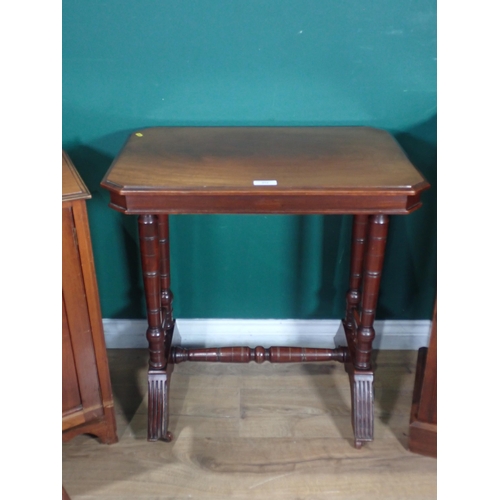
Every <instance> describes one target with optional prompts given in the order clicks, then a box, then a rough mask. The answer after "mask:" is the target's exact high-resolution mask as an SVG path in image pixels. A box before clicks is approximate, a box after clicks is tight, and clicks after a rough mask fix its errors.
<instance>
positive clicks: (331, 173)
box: [101, 127, 429, 214]
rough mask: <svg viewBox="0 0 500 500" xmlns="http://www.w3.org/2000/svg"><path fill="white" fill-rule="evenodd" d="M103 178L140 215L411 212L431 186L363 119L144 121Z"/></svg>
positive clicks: (116, 202) (123, 206)
mask: <svg viewBox="0 0 500 500" xmlns="http://www.w3.org/2000/svg"><path fill="white" fill-rule="evenodd" d="M254 181H274V182H275V185H265V186H262V185H255V184H254ZM101 185H102V186H103V187H104V188H105V189H108V190H109V191H110V192H111V193H112V206H113V208H116V209H118V210H120V211H123V212H125V213H136V214H140V213H161V212H168V213H360V212H361V213H376V212H378V211H381V210H382V211H384V212H385V213H409V212H410V211H412V210H415V209H416V208H418V207H419V206H420V194H421V192H422V191H423V190H424V189H427V188H428V187H429V185H428V183H427V181H425V179H424V178H423V177H422V175H421V174H420V173H419V172H418V171H417V170H416V169H415V168H414V167H413V165H412V164H411V163H410V162H409V160H408V159H407V158H406V156H405V154H404V153H403V151H402V150H401V148H400V147H399V146H398V144H397V143H396V141H395V140H394V139H393V138H392V137H391V135H390V134H388V133H387V132H384V131H382V130H378V129H372V128H367V127H308V128H304V127H287V128H283V127H271V128H266V127H251V128H248V127H232V128H225V127H208V128H203V127H156V128H151V129H145V130H141V131H138V132H136V133H134V134H132V135H131V136H130V138H129V139H128V141H127V143H126V145H125V146H124V148H123V149H122V151H121V152H120V155H119V156H118V157H117V158H116V160H115V162H114V163H113V165H112V166H111V168H110V170H109V171H108V173H107V174H106V176H105V178H104V179H103V182H102V184H101ZM311 197H314V201H313V202H312V203H311V200H310V198H311Z"/></svg>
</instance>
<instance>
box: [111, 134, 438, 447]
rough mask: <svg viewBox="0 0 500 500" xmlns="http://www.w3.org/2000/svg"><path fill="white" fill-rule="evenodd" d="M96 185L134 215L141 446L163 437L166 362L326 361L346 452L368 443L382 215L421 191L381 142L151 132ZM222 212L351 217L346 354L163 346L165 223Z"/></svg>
mask: <svg viewBox="0 0 500 500" xmlns="http://www.w3.org/2000/svg"><path fill="white" fill-rule="evenodd" d="M256 181H257V182H256ZM262 181H265V182H262ZM101 185H102V187H104V188H105V189H107V190H108V191H109V192H110V198H111V200H110V206H111V207H112V208H113V209H115V210H118V211H121V212H124V213H126V214H138V215H139V227H140V240H141V254H142V263H143V273H144V283H145V290H146V303H147V314H148V324H149V326H148V334H147V335H148V341H149V346H150V375H149V417H148V439H150V440H156V439H165V440H169V438H170V437H171V436H170V434H169V433H168V431H167V428H168V402H167V399H168V393H169V389H168V387H169V383H170V373H171V370H172V369H173V368H172V367H173V363H174V362H182V361H187V360H190V361H218V362H228V363H235V362H237V363H246V362H249V361H256V362H257V363H261V362H263V361H266V360H268V361H274V362H295V361H314V360H316V361H318V360H321V361H329V360H332V359H336V360H338V361H342V362H344V363H345V366H346V370H347V372H348V373H349V378H350V382H351V383H350V387H351V394H352V424H353V429H354V437H355V440H354V442H355V446H356V447H360V446H361V445H362V444H363V443H364V442H367V441H371V440H372V439H373V411H374V408H373V405H374V400H373V378H374V373H373V369H372V366H371V350H372V343H373V339H374V337H375V331H374V329H373V322H374V319H375V312H376V307H377V299H378V293H379V288H380V280H381V273H382V266H383V261H384V252H385V242H386V237H387V229H388V220H389V218H388V215H390V214H409V213H411V212H413V211H415V210H417V209H418V208H419V207H420V206H421V199H420V197H421V194H422V192H423V191H424V190H425V189H427V188H428V187H429V184H428V183H427V181H426V180H425V179H424V178H423V177H422V175H421V174H420V173H419V172H418V171H417V170H416V169H415V168H414V167H413V165H412V164H411V163H410V161H409V160H408V158H407V157H406V156H405V154H404V153H403V151H402V150H401V148H400V147H399V146H398V144H397V143H396V141H395V140H394V138H393V137H391V135H390V134H388V133H387V132H384V131H382V130H377V129H373V128H368V127H308V128H304V127H289V128H283V127H267V128H266V127H233V128H227V127H154V128H150V129H144V130H140V131H137V132H134V133H133V134H132V135H131V136H130V137H129V139H128V141H127V142H126V144H125V145H124V147H123V149H122V150H121V152H120V154H119V155H118V156H117V158H116V159H115V161H114V162H113V164H112V166H111V167H110V169H109V171H108V172H107V174H106V176H105V177H104V179H103V181H102V183H101ZM226 213H229V214H350V215H354V223H353V234H352V250H351V271H350V281H349V290H348V292H347V297H346V317H345V320H344V321H343V325H344V330H345V333H346V342H347V347H340V348H337V349H323V350H319V349H318V350H314V349H310V350H307V349H302V348H300V347H297V348H293V347H287V348H282V347H271V348H269V349H264V348H263V347H261V346H259V347H256V348H255V349H251V348H250V347H220V348H212V349H189V350H187V349H183V348H180V347H176V348H174V349H171V348H170V345H171V343H170V342H171V333H172V331H173V328H174V319H173V312H172V298H173V295H172V291H171V289H170V256H169V235H168V216H169V214H226ZM332 333H333V332H332ZM164 339H166V343H165V344H164V342H163V340H164Z"/></svg>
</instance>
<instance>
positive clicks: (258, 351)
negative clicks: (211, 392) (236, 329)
mask: <svg viewBox="0 0 500 500" xmlns="http://www.w3.org/2000/svg"><path fill="white" fill-rule="evenodd" d="M346 357H347V349H346V348H345V347H338V348H336V349H319V348H318V349H316V348H308V347H288V346H282V347H276V346H273V347H269V348H267V349H266V348H264V347H262V346H257V347H255V348H251V347H243V346H241V347H212V348H207V349H186V348H183V347H175V348H174V349H173V353H172V360H173V361H174V363H181V362H183V361H205V362H218V363H250V362H251V361H255V362H256V363H263V362H264V361H269V362H271V363H307V362H311V361H340V362H344V361H345V360H346Z"/></svg>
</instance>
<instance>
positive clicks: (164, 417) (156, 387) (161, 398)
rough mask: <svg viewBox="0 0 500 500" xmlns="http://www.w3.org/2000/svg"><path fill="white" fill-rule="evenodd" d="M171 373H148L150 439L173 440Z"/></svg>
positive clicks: (153, 371)
mask: <svg viewBox="0 0 500 500" xmlns="http://www.w3.org/2000/svg"><path fill="white" fill-rule="evenodd" d="M169 386H170V375H169V374H168V373H167V372H166V371H157V370H150V371H149V373H148V441H159V440H161V441H167V442H170V441H172V437H173V436H172V434H171V433H170V432H168V391H169Z"/></svg>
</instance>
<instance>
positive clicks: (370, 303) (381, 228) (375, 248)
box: [354, 214, 389, 370]
mask: <svg viewBox="0 0 500 500" xmlns="http://www.w3.org/2000/svg"><path fill="white" fill-rule="evenodd" d="M388 224H389V217H387V215H385V214H380V215H373V216H371V217H370V219H369V235H368V247H367V250H366V257H365V264H364V271H363V294H362V298H361V319H360V325H359V326H358V330H357V333H356V358H355V360H354V366H355V367H356V368H357V369H359V370H368V369H370V368H371V364H370V357H371V351H372V343H373V339H374V338H375V330H374V329H373V322H374V321H375V313H376V309H377V299H378V293H379V289H380V280H381V278H382V266H383V264H384V254H385V245H386V240H387V230H388Z"/></svg>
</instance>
